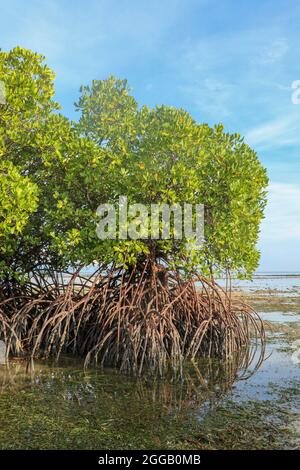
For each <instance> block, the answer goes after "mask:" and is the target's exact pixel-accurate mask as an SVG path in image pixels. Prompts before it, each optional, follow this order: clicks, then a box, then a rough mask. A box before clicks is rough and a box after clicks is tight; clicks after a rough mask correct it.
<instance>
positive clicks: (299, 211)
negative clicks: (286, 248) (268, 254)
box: [260, 183, 300, 256]
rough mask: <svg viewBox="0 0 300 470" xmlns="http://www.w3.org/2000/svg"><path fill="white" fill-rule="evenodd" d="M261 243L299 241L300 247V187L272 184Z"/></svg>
mask: <svg viewBox="0 0 300 470" xmlns="http://www.w3.org/2000/svg"><path fill="white" fill-rule="evenodd" d="M260 241H261V242H262V243H263V244H264V243H266V242H267V243H269V242H291V241H297V242H298V243H299V246H300V186H298V185H293V184H284V183H271V184H270V186H269V189H268V204H267V207H266V211H265V219H264V220H263V223H262V226H261V236H260ZM274 256H275V253H274Z"/></svg>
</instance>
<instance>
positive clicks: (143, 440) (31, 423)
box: [0, 305, 300, 450]
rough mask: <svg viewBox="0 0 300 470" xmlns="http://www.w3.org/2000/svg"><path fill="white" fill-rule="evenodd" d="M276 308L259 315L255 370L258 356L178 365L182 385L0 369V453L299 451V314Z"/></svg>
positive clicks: (47, 367) (66, 369)
mask: <svg viewBox="0 0 300 470" xmlns="http://www.w3.org/2000/svg"><path fill="white" fill-rule="evenodd" d="M277 307H278V308H276V309H275V310H276V315H275V313H273V314H272V312H265V313H263V318H264V319H265V320H267V321H268V322H269V324H271V325H272V324H273V325H275V326H276V328H275V331H273V330H272V328H271V329H268V331H267V345H266V351H265V355H264V360H263V361H262V363H261V364H260V366H259V367H258V368H257V369H256V368H255V365H256V364H257V363H259V359H260V354H261V350H260V349H257V350H254V349H252V350H251V351H244V352H243V353H242V354H240V355H239V356H236V357H234V358H232V360H230V361H227V362H224V361H218V360H208V359H202V360H199V361H197V362H196V363H193V364H187V365H186V367H185V370H184V372H183V377H182V378H180V377H177V378H174V377H172V376H169V377H166V378H164V379H153V378H152V379H151V378H147V377H145V378H141V379H136V378H133V377H129V376H124V375H121V374H120V373H119V372H117V371H116V370H112V369H88V370H86V371H84V370H83V368H82V363H81V362H78V361H76V360H73V359H70V358H64V359H63V360H62V361H61V363H59V364H51V363H46V362H44V361H38V362H35V363H34V364H32V365H31V367H29V368H28V370H26V364H25V363H24V362H22V361H11V362H10V364H9V366H6V365H0V448H1V449H107V450H109V449H235V448H236V449H285V448H287V449H294V448H299V447H300V398H299V389H300V364H299V363H298V362H300V354H299V361H297V358H298V356H297V354H296V355H295V347H294V346H293V344H294V341H295V338H297V335H298V331H300V323H299V315H297V314H292V313H291V314H287V313H280V305H278V306H277ZM297 317H298V318H297ZM294 318H295V319H297V320H298V322H297V321H296V320H294ZM284 324H285V325H287V326H286V328H285V329H281V325H283V326H284ZM291 333H293V334H291ZM251 354H252V356H251Z"/></svg>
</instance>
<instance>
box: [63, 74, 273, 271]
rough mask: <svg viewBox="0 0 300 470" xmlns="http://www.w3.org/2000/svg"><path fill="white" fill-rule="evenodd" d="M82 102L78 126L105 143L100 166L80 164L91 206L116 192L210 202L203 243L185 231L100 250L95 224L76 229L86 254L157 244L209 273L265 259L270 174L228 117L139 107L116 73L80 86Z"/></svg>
mask: <svg viewBox="0 0 300 470" xmlns="http://www.w3.org/2000/svg"><path fill="white" fill-rule="evenodd" d="M78 109H81V111H82V115H81V117H80V119H79V124H78V129H79V131H80V132H81V133H82V135H84V136H87V137H88V138H89V139H91V140H92V141H93V142H94V143H95V144H96V145H97V146H98V151H99V154H98V159H96V160H97V162H96V163H95V164H94V166H91V165H89V164H87V162H86V161H85V162H84V163H82V165H81V169H80V171H82V173H81V176H80V177H81V180H82V179H83V178H84V181H82V183H83V184H82V186H81V191H80V197H82V196H83V194H82V193H83V191H84V190H86V191H88V193H89V201H90V202H91V209H92V210H96V207H97V205H99V204H100V203H102V202H117V198H118V196H119V195H126V196H127V197H128V202H129V203H142V204H144V205H147V206H148V207H149V208H150V204H151V203H167V204H176V203H177V204H180V205H181V206H183V204H184V202H189V203H193V204H200V203H203V204H204V206H205V243H204V245H203V247H202V248H201V249H200V250H194V251H193V252H191V251H187V250H186V242H187V240H186V239H183V240H182V241H180V240H166V241H163V240H161V241H159V240H158V241H153V240H138V241H137V240H126V241H123V240H106V241H104V242H103V243H102V246H103V247H104V250H103V251H102V250H101V249H100V244H101V243H100V242H99V241H98V240H97V239H96V238H95V235H94V234H93V233H92V225H91V226H90V228H91V230H89V231H88V234H87V232H85V231H84V230H81V231H80V230H79V232H78V233H77V237H78V238H77V240H78V249H80V246H81V245H82V248H81V253H83V252H84V253H85V254H86V255H87V257H86V258H85V261H89V262H92V260H93V255H95V254H96V253H99V254H100V253H101V251H102V257H104V259H106V260H117V261H118V262H120V263H125V264H128V263H129V264H130V263H134V262H136V261H137V260H138V259H139V257H140V255H141V253H143V254H147V253H151V254H152V256H154V257H156V258H162V259H164V260H165V261H167V262H168V263H175V264H176V265H177V266H181V267H184V268H185V269H192V270H193V269H195V268H199V269H201V270H202V271H203V272H204V273H206V274H207V273H209V272H210V271H211V270H214V271H228V270H231V271H237V272H238V273H239V274H240V275H251V273H252V272H253V271H254V270H255V268H256V267H257V265H258V260H259V253H258V251H257V249H256V242H257V239H258V234H259V224H260V221H261V219H262V217H263V210H264V206H265V202H266V192H265V187H266V186H267V182H268V179H267V176H266V171H265V169H264V168H263V167H262V166H261V164H260V162H259V160H258V158H257V155H256V153H255V152H254V151H253V150H252V149H251V148H250V147H249V146H248V145H247V144H245V143H244V141H243V139H242V138H241V137H240V136H239V135H238V134H233V135H231V134H227V133H225V132H224V130H223V127H222V125H217V126H215V127H214V128H210V127H209V126H208V125H206V124H198V123H196V122H195V121H194V120H193V119H192V117H191V116H190V115H189V114H188V113H187V112H186V111H184V110H182V109H176V108H172V107H166V106H160V107H157V108H155V109H152V110H150V109H148V108H147V107H142V108H141V109H138V108H137V105H136V102H135V101H134V99H133V98H131V97H130V95H129V90H128V88H127V85H126V82H125V81H121V80H117V79H114V78H113V77H110V78H109V79H108V80H104V81H94V82H93V84H92V87H91V89H90V88H88V87H84V88H82V96H81V98H80V100H79V104H78ZM94 152H96V150H94ZM93 158H95V157H93ZM80 159H81V157H79V160H80ZM77 165H78V161H77ZM71 166H72V164H71ZM96 174H97V176H96V180H97V181H98V187H97V184H95V175H96ZM78 177H79V175H78ZM93 185H94V186H93ZM99 186H101V189H102V195H101V194H100V193H99V190H98V188H99ZM96 188H97V189H96ZM103 196H104V197H103ZM75 205H77V203H76V204H75ZM82 215H83V214H82ZM77 228H78V227H77ZM87 235H88V237H87ZM80 240H81V241H80ZM88 251H90V253H88ZM81 256H82V255H81Z"/></svg>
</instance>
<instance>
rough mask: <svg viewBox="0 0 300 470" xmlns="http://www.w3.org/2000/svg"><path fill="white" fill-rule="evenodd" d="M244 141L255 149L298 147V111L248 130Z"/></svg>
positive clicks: (299, 126)
mask: <svg viewBox="0 0 300 470" xmlns="http://www.w3.org/2000/svg"><path fill="white" fill-rule="evenodd" d="M245 140H246V142H248V143H249V144H250V145H253V146H255V147H256V148H257V149H268V148H272V147H277V148H278V147H283V146H289V145H300V109H299V112H298V113H296V112H295V113H292V114H290V115H289V116H284V117H282V118H279V119H275V120H273V121H270V122H266V123H263V124H261V125H260V126H258V127H256V128H254V129H252V130H250V131H249V132H248V133H247V134H246V136H245Z"/></svg>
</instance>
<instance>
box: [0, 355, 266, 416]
mask: <svg viewBox="0 0 300 470" xmlns="http://www.w3.org/2000/svg"><path fill="white" fill-rule="evenodd" d="M263 355H264V351H263V350H262V349H261V348H260V349H258V348H257V347H255V346H252V347H250V348H248V349H244V350H243V351H241V352H240V353H239V354H236V355H235V356H234V357H232V358H231V359H228V360H226V361H225V360H223V361H220V360H217V359H205V358H203V359H199V360H198V361H195V362H193V363H188V364H187V365H186V367H185V368H184V371H183V373H182V375H181V376H180V377H179V376H178V377H176V376H174V375H172V374H171V373H170V375H169V377H165V379H163V380H162V379H153V378H150V377H149V378H147V377H144V378H139V379H137V378H133V377H129V376H124V375H121V374H120V373H119V372H118V371H116V370H112V369H88V370H86V371H84V370H83V369H82V364H81V363H78V362H76V361H74V360H72V359H71V358H64V359H63V361H61V362H60V364H59V365H57V364H56V365H54V364H51V363H49V362H48V363H45V362H41V361H37V362H34V363H33V362H32V363H30V364H26V363H24V361H20V360H19V361H13V362H10V363H9V364H8V365H6V366H0V393H1V392H2V393H5V392H7V391H10V392H16V393H18V392H20V391H22V392H23V393H26V391H27V392H28V393H29V391H30V392H34V393H35V394H37V395H40V396H45V395H51V396H54V399H55V400H60V401H66V402H69V403H72V404H74V405H75V406H77V405H78V406H86V405H88V404H90V403H92V402H98V401H103V400H108V399H112V400H122V399H124V398H125V399H126V398H129V397H130V399H131V401H133V402H135V403H136V402H141V403H146V402H147V403H148V404H151V403H153V404H154V405H157V404H160V405H161V406H162V408H163V409H164V410H165V411H167V412H170V411H172V410H180V409H182V408H183V407H184V408H185V407H187V406H188V407H195V406H197V407H199V406H201V405H202V404H203V403H204V402H206V401H213V402H215V400H218V399H219V398H221V397H222V396H223V395H224V394H225V393H226V392H228V391H229V390H230V389H231V387H232V386H233V384H234V383H236V382H237V381H239V380H245V379H247V378H248V377H249V376H251V375H252V374H253V373H255V371H256V370H257V369H258V367H259V366H260V364H261V363H262V361H263Z"/></svg>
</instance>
